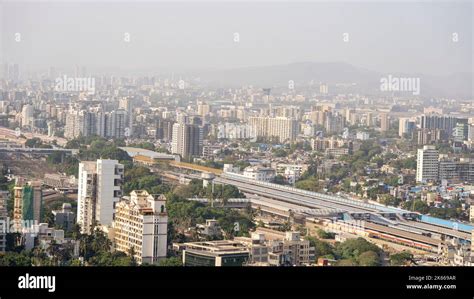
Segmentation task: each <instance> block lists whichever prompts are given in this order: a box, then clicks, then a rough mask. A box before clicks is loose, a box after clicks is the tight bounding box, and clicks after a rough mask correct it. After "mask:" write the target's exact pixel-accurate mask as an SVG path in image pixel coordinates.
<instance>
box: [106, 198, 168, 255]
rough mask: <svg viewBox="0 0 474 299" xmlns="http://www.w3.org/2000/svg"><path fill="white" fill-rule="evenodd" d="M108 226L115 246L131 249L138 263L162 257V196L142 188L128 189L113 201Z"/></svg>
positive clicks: (164, 247) (164, 241)
mask: <svg viewBox="0 0 474 299" xmlns="http://www.w3.org/2000/svg"><path fill="white" fill-rule="evenodd" d="M112 228H113V236H114V244H115V249H116V250H118V251H122V252H125V253H127V254H130V253H131V252H133V254H134V257H135V259H136V261H137V262H138V263H139V264H142V263H146V264H154V263H156V262H158V261H159V260H161V259H164V258H166V254H167V232H168V214H167V212H166V197H165V196H164V195H162V194H161V195H151V194H149V193H148V192H147V191H145V190H134V191H132V192H130V196H129V197H123V198H122V199H121V200H120V201H119V202H118V203H117V204H116V208H115V214H114V220H113V224H112Z"/></svg>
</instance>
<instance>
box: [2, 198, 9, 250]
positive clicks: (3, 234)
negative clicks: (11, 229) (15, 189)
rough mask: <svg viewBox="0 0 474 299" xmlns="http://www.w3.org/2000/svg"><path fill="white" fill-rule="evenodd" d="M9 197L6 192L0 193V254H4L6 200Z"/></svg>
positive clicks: (6, 215)
mask: <svg viewBox="0 0 474 299" xmlns="http://www.w3.org/2000/svg"><path fill="white" fill-rule="evenodd" d="M9 196H10V193H9V192H8V191H0V252H5V249H6V246H7V240H6V236H7V234H6V233H7V229H8V228H7V227H6V225H7V217H8V214H7V200H8V197H9Z"/></svg>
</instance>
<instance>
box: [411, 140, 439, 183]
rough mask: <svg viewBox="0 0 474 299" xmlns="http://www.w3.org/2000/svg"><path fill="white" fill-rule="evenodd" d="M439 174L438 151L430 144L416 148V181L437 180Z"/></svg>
mask: <svg viewBox="0 0 474 299" xmlns="http://www.w3.org/2000/svg"><path fill="white" fill-rule="evenodd" d="M438 174H439V152H438V150H437V149H436V148H435V147H434V146H432V145H425V146H423V148H420V149H418V155H417V159H416V181H417V182H428V181H437V180H438Z"/></svg>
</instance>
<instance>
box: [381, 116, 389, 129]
mask: <svg viewBox="0 0 474 299" xmlns="http://www.w3.org/2000/svg"><path fill="white" fill-rule="evenodd" d="M389 129H390V119H389V118H388V114H387V113H380V131H382V132H387V131H388V130H389Z"/></svg>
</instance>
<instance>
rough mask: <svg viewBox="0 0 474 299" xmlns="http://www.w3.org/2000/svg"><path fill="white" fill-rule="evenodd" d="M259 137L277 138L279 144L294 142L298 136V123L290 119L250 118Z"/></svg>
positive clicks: (250, 122)
mask: <svg viewBox="0 0 474 299" xmlns="http://www.w3.org/2000/svg"><path fill="white" fill-rule="evenodd" d="M248 121H249V124H250V125H251V126H252V128H253V130H254V132H255V134H256V136H257V137H264V138H272V137H276V138H277V139H278V141H279V142H286V141H293V140H295V139H296V136H297V134H298V122H297V121H296V120H295V119H293V118H290V117H266V116H265V117H260V116H259V117H249V120H248Z"/></svg>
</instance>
